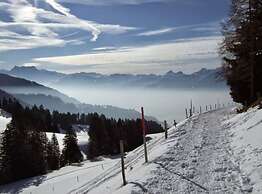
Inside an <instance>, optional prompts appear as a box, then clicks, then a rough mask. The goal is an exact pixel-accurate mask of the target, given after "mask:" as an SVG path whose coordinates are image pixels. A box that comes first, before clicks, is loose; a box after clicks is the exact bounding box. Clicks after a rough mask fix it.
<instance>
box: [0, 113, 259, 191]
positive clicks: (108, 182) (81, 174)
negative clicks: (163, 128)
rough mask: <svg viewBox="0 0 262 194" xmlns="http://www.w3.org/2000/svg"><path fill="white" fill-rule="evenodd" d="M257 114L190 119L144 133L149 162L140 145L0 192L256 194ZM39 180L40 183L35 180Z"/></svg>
mask: <svg viewBox="0 0 262 194" xmlns="http://www.w3.org/2000/svg"><path fill="white" fill-rule="evenodd" d="M261 116H262V110H258V109H256V108H254V109H251V110H250V111H248V112H247V113H242V114H238V115H237V114H236V113H235V111H234V109H233V108H227V109H219V110H216V111H211V112H206V113H203V114H201V115H195V116H193V117H192V118H190V119H187V120H185V121H183V122H181V123H179V125H178V126H177V127H172V128H171V129H170V130H169V132H168V133H169V136H168V139H167V140H165V138H164V134H162V133H160V134H155V135H150V136H149V137H150V138H151V139H150V140H149V141H148V143H147V147H148V156H149V163H147V164H145V163H144V155H143V153H144V151H143V146H141V147H138V148H137V149H135V150H134V151H132V152H129V153H127V155H126V157H125V167H126V179H127V182H128V183H127V185H126V186H123V185H122V176H121V163H120V159H119V157H114V158H106V157H101V158H100V159H99V160H98V161H94V162H91V161H85V162H84V163H83V165H82V166H71V167H65V168H62V169H60V170H58V171H55V172H52V173H50V174H48V175H46V176H41V177H36V178H31V179H28V180H25V181H20V182H16V183H13V184H10V185H5V186H1V187H0V191H1V193H12V192H13V193H15V192H17V191H19V192H20V193H30V192H31V193H39V194H42V193H59V194H63V193H87V192H88V193H91V194H92V193H93V194H101V193H103V194H107V193H114V194H115V193H119V194H120V193H121V194H126V193H150V194H151V193H181V194H182V193H261V191H262V183H261V182H262V180H261V179H262V165H261V163H262V137H261V129H262V121H261V118H262V117H261ZM37 180H40V181H37Z"/></svg>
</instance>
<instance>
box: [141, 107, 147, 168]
mask: <svg viewBox="0 0 262 194" xmlns="http://www.w3.org/2000/svg"><path fill="white" fill-rule="evenodd" d="M141 113H142V130H143V143H144V152H145V162H146V163H147V162H148V158H147V148H146V127H145V116H144V108H143V107H141Z"/></svg>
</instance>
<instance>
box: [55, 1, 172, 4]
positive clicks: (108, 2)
mask: <svg viewBox="0 0 262 194" xmlns="http://www.w3.org/2000/svg"><path fill="white" fill-rule="evenodd" d="M58 1H59V2H68V3H79V4H86V5H113V4H123V5H124V4H126V5H138V4H143V3H154V2H171V1H174V0H58Z"/></svg>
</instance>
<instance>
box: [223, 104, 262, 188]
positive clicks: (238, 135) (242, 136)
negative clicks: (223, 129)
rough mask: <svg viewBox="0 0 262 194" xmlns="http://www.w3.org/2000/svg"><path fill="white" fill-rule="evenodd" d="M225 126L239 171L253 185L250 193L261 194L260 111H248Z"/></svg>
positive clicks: (261, 132) (261, 125) (261, 119)
mask: <svg viewBox="0 0 262 194" xmlns="http://www.w3.org/2000/svg"><path fill="white" fill-rule="evenodd" d="M225 124H226V125H227V126H228V127H229V128H230V131H231V137H232V143H231V144H232V147H233V150H234V154H235V156H236V157H237V159H238V161H239V165H240V170H241V171H243V172H245V174H247V175H248V176H249V178H248V179H247V180H245V181H247V182H249V181H250V182H251V184H252V185H253V191H252V193H262V109H260V110H259V109H258V108H253V109H250V110H248V111H247V112H245V113H242V114H239V115H237V116H235V117H233V118H232V119H230V120H228V121H227V122H226V123H225Z"/></svg>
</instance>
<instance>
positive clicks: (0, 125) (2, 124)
mask: <svg viewBox="0 0 262 194" xmlns="http://www.w3.org/2000/svg"><path fill="white" fill-rule="evenodd" d="M2 113H3V112H2V110H1V109H0V133H2V132H3V131H4V130H5V129H6V126H7V124H8V123H10V121H11V118H10V117H7V115H6V114H4V113H3V114H2Z"/></svg>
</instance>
